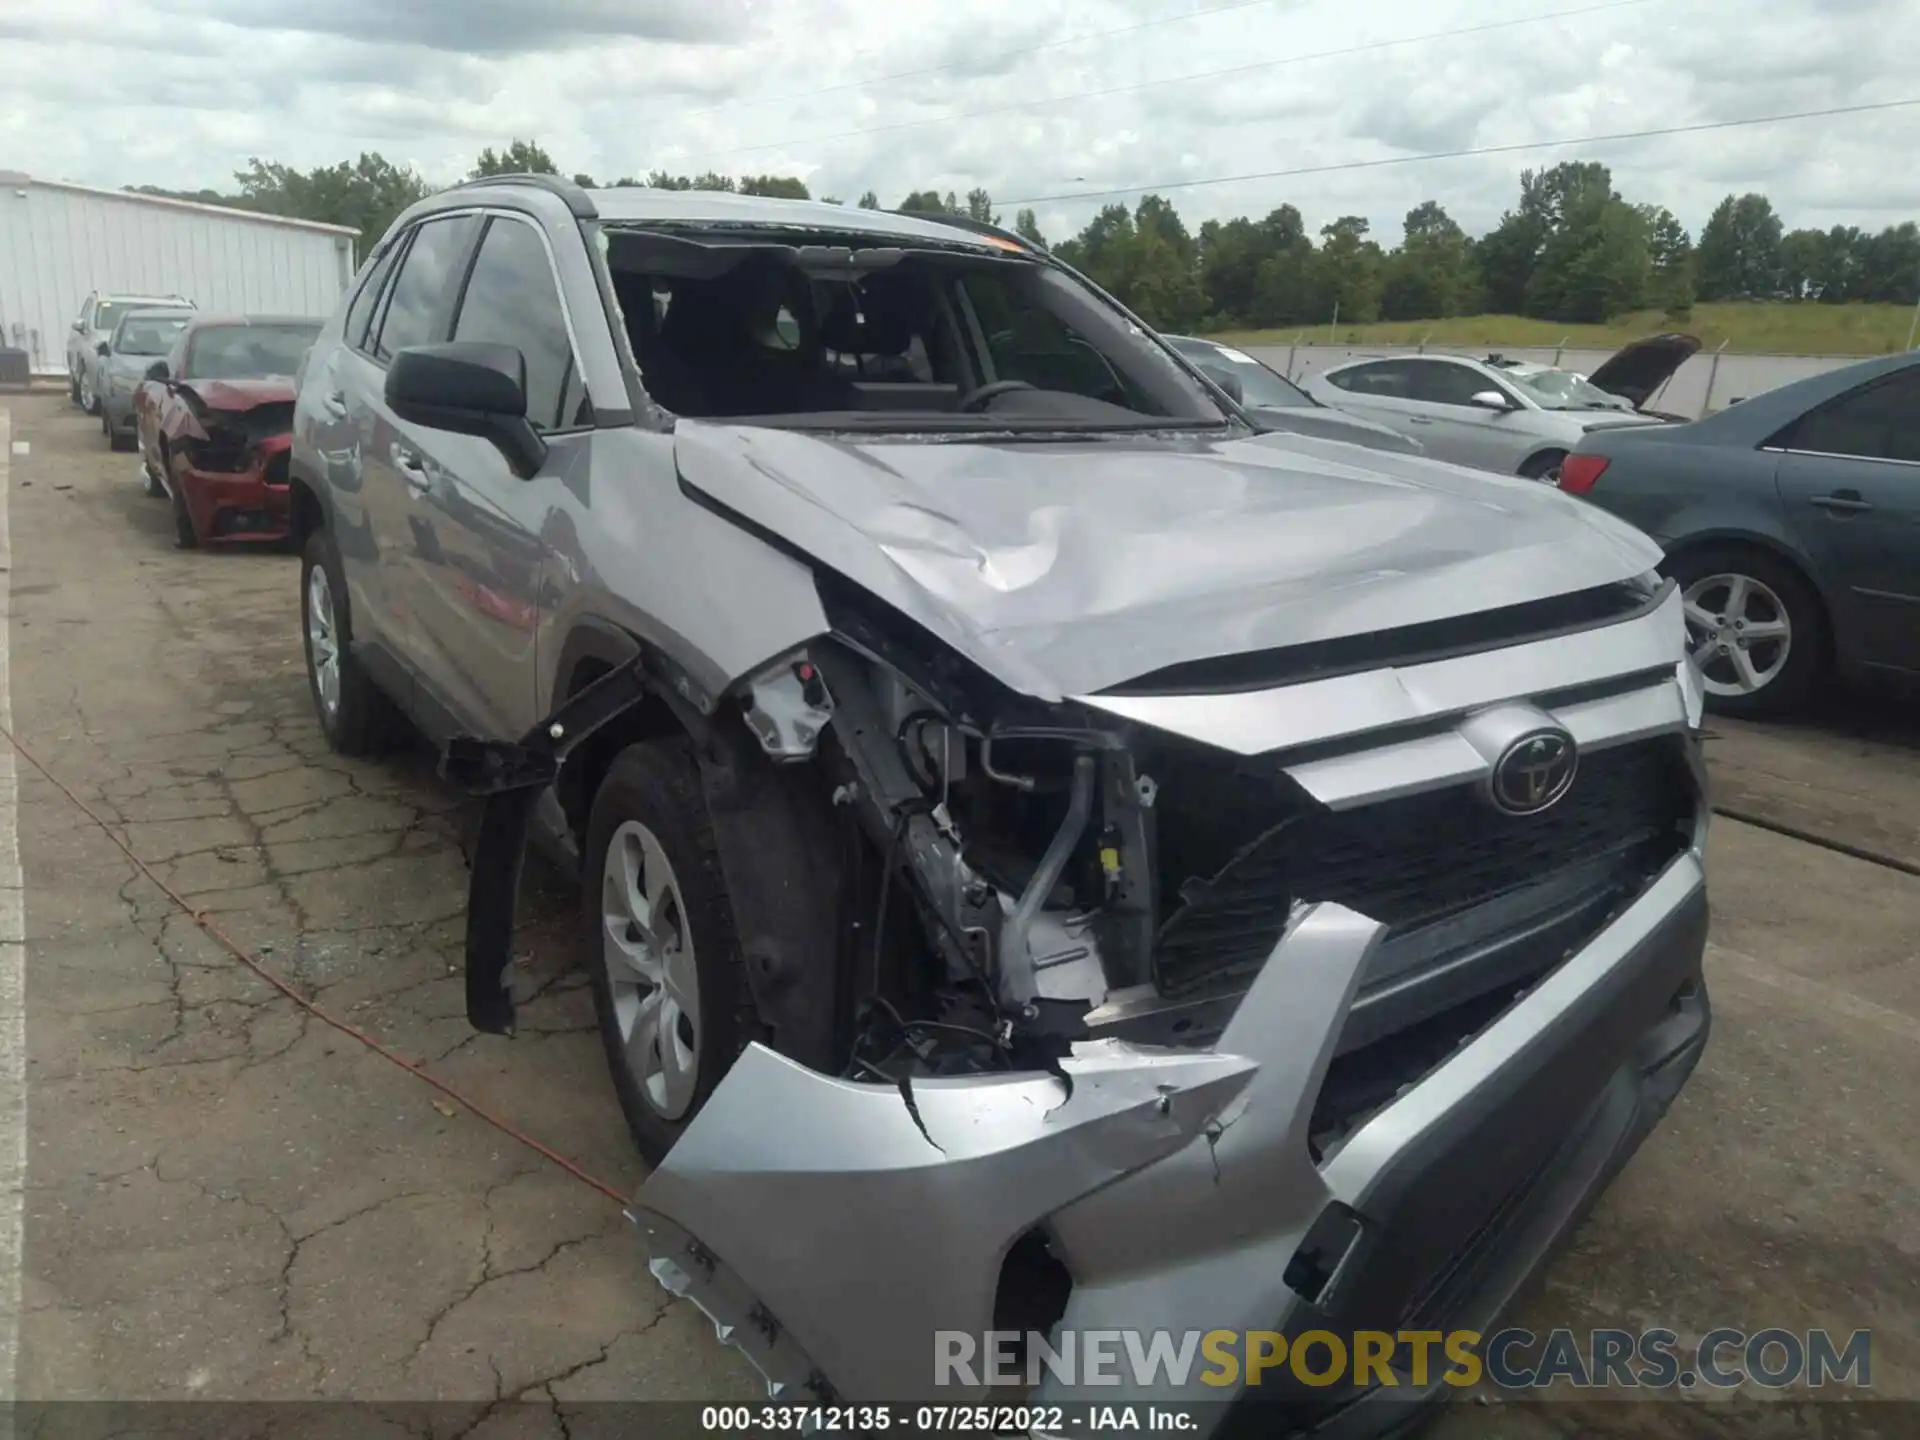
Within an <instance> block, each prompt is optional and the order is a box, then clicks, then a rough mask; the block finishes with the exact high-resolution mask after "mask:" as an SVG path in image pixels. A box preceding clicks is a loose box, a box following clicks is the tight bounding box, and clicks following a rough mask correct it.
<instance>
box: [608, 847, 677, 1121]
mask: <svg viewBox="0 0 1920 1440" xmlns="http://www.w3.org/2000/svg"><path fill="white" fill-rule="evenodd" d="M600 931H601V963H602V964H604V965H605V966H606V972H607V973H606V978H607V988H608V991H609V993H610V994H611V995H612V998H613V1011H614V1018H615V1020H616V1022H617V1024H618V1026H619V1030H620V1040H621V1044H622V1063H623V1064H624V1065H625V1066H626V1067H627V1069H628V1071H629V1073H630V1074H631V1076H632V1078H633V1081H634V1086H635V1088H636V1089H637V1090H638V1091H639V1093H640V1095H641V1096H642V1097H643V1098H644V1099H645V1101H646V1103H647V1106H648V1107H649V1108H650V1109H652V1110H653V1111H655V1112H656V1113H657V1114H658V1115H659V1116H660V1117H661V1118H662V1119H665V1120H678V1119H680V1118H681V1117H682V1116H683V1115H685V1114H686V1113H687V1111H688V1110H689V1109H690V1108H691V1107H692V1104H693V1097H694V1090H695V1088H696V1086H697V1085H698V1082H699V1075H700V981H699V972H698V971H697V970H696V969H695V967H694V952H693V937H692V935H691V933H690V932H689V929H688V925H687V911H686V906H685V903H684V902H683V900H682V898H681V894H680V882H679V880H678V879H677V878H676V877H675V875H674V873H673V865H672V864H671V862H669V861H668V859H667V854H666V851H665V850H664V849H662V848H661V845H660V841H659V839H658V838H657V837H656V836H655V835H654V833H653V832H652V831H651V830H649V829H648V828H647V827H646V826H644V825H642V824H641V823H640V822H639V821H637V820H629V821H627V822H626V823H625V824H623V825H621V826H620V828H619V829H618V830H616V831H614V833H613V839H612V841H611V843H609V844H608V846H607V860H606V865H605V867H604V870H603V873H602V877H601V887H600Z"/></svg>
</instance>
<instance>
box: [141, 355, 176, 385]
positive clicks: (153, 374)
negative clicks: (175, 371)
mask: <svg viewBox="0 0 1920 1440" xmlns="http://www.w3.org/2000/svg"><path fill="white" fill-rule="evenodd" d="M172 378H173V377H172V376H171V375H169V374H168V373H167V362H166V361H164V360H156V361H154V362H153V363H152V364H151V365H149V366H147V379H149V380H158V381H159V382H160V383H161V384H163V385H164V384H166V382H167V381H169V380H171V379H172Z"/></svg>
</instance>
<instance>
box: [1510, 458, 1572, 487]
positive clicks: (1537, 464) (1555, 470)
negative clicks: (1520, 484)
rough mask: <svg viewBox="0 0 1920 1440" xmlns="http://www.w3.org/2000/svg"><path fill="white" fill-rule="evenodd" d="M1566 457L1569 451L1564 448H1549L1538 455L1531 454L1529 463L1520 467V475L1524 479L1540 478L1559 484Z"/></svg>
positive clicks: (1549, 482)
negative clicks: (1562, 465)
mask: <svg viewBox="0 0 1920 1440" xmlns="http://www.w3.org/2000/svg"><path fill="white" fill-rule="evenodd" d="M1566 458H1567V452H1566V451H1564V450H1547V451H1543V452H1542V453H1540V454H1538V455H1532V456H1529V457H1528V458H1527V463H1526V464H1524V465H1522V466H1521V467H1520V477H1521V478H1522V479H1523V480H1540V481H1544V482H1545V483H1546V484H1548V485H1558V484H1559V483H1560V466H1561V463H1562V462H1563V461H1565V460H1566Z"/></svg>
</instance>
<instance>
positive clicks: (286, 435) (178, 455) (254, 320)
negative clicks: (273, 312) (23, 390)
mask: <svg viewBox="0 0 1920 1440" xmlns="http://www.w3.org/2000/svg"><path fill="white" fill-rule="evenodd" d="M321 324H322V322H321V321H319V320H312V319H303V318H299V317H293V316H269V315H208V316H198V317H196V318H195V319H194V320H193V322H192V323H191V324H189V325H188V326H187V327H186V328H185V329H184V330H182V331H181V332H180V336H179V338H178V339H177V340H175V341H174V345H173V349H172V350H171V351H169V352H168V354H167V357H166V359H164V360H157V361H155V362H154V364H153V366H152V367H151V368H150V369H149V370H148V371H147V378H146V379H145V380H144V381H142V382H141V384H140V388H139V389H138V390H136V391H135V392H134V396H133V413H134V423H135V426H136V428H137V429H138V431H139V436H140V458H141V465H142V468H143V470H144V471H145V478H146V482H147V493H148V494H149V495H154V496H160V495H164V496H167V497H168V498H169V499H170V500H171V501H172V502H173V526H174V538H175V539H176V541H177V542H178V543H179V545H180V546H181V548H182V549H188V550H190V549H192V548H194V547H195V546H197V545H200V544H202V543H203V542H215V541H227V540H256V541H258V540H283V539H285V538H286V537H287V535H288V533H289V532H288V527H287V449H288V445H289V443H290V439H291V431H292V426H293V375H294V372H295V371H296V370H298V369H299V368H300V361H301V359H302V358H303V357H304V356H305V355H306V353H307V350H308V347H310V346H311V345H312V344H313V341H314V337H315V336H317V335H318V334H319V333H320V326H321Z"/></svg>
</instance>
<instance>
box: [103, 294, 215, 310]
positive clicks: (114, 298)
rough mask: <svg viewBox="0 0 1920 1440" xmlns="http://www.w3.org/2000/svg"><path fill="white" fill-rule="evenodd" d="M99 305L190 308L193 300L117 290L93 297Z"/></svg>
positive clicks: (184, 297)
mask: <svg viewBox="0 0 1920 1440" xmlns="http://www.w3.org/2000/svg"><path fill="white" fill-rule="evenodd" d="M93 298H94V303H95V304H99V305H138V306H139V307H140V308H141V309H143V310H191V309H193V308H194V304H193V301H191V300H189V299H187V297H186V296H184V295H128V294H122V293H120V292H118V291H114V292H110V293H102V294H99V295H96V296H94V297H93Z"/></svg>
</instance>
